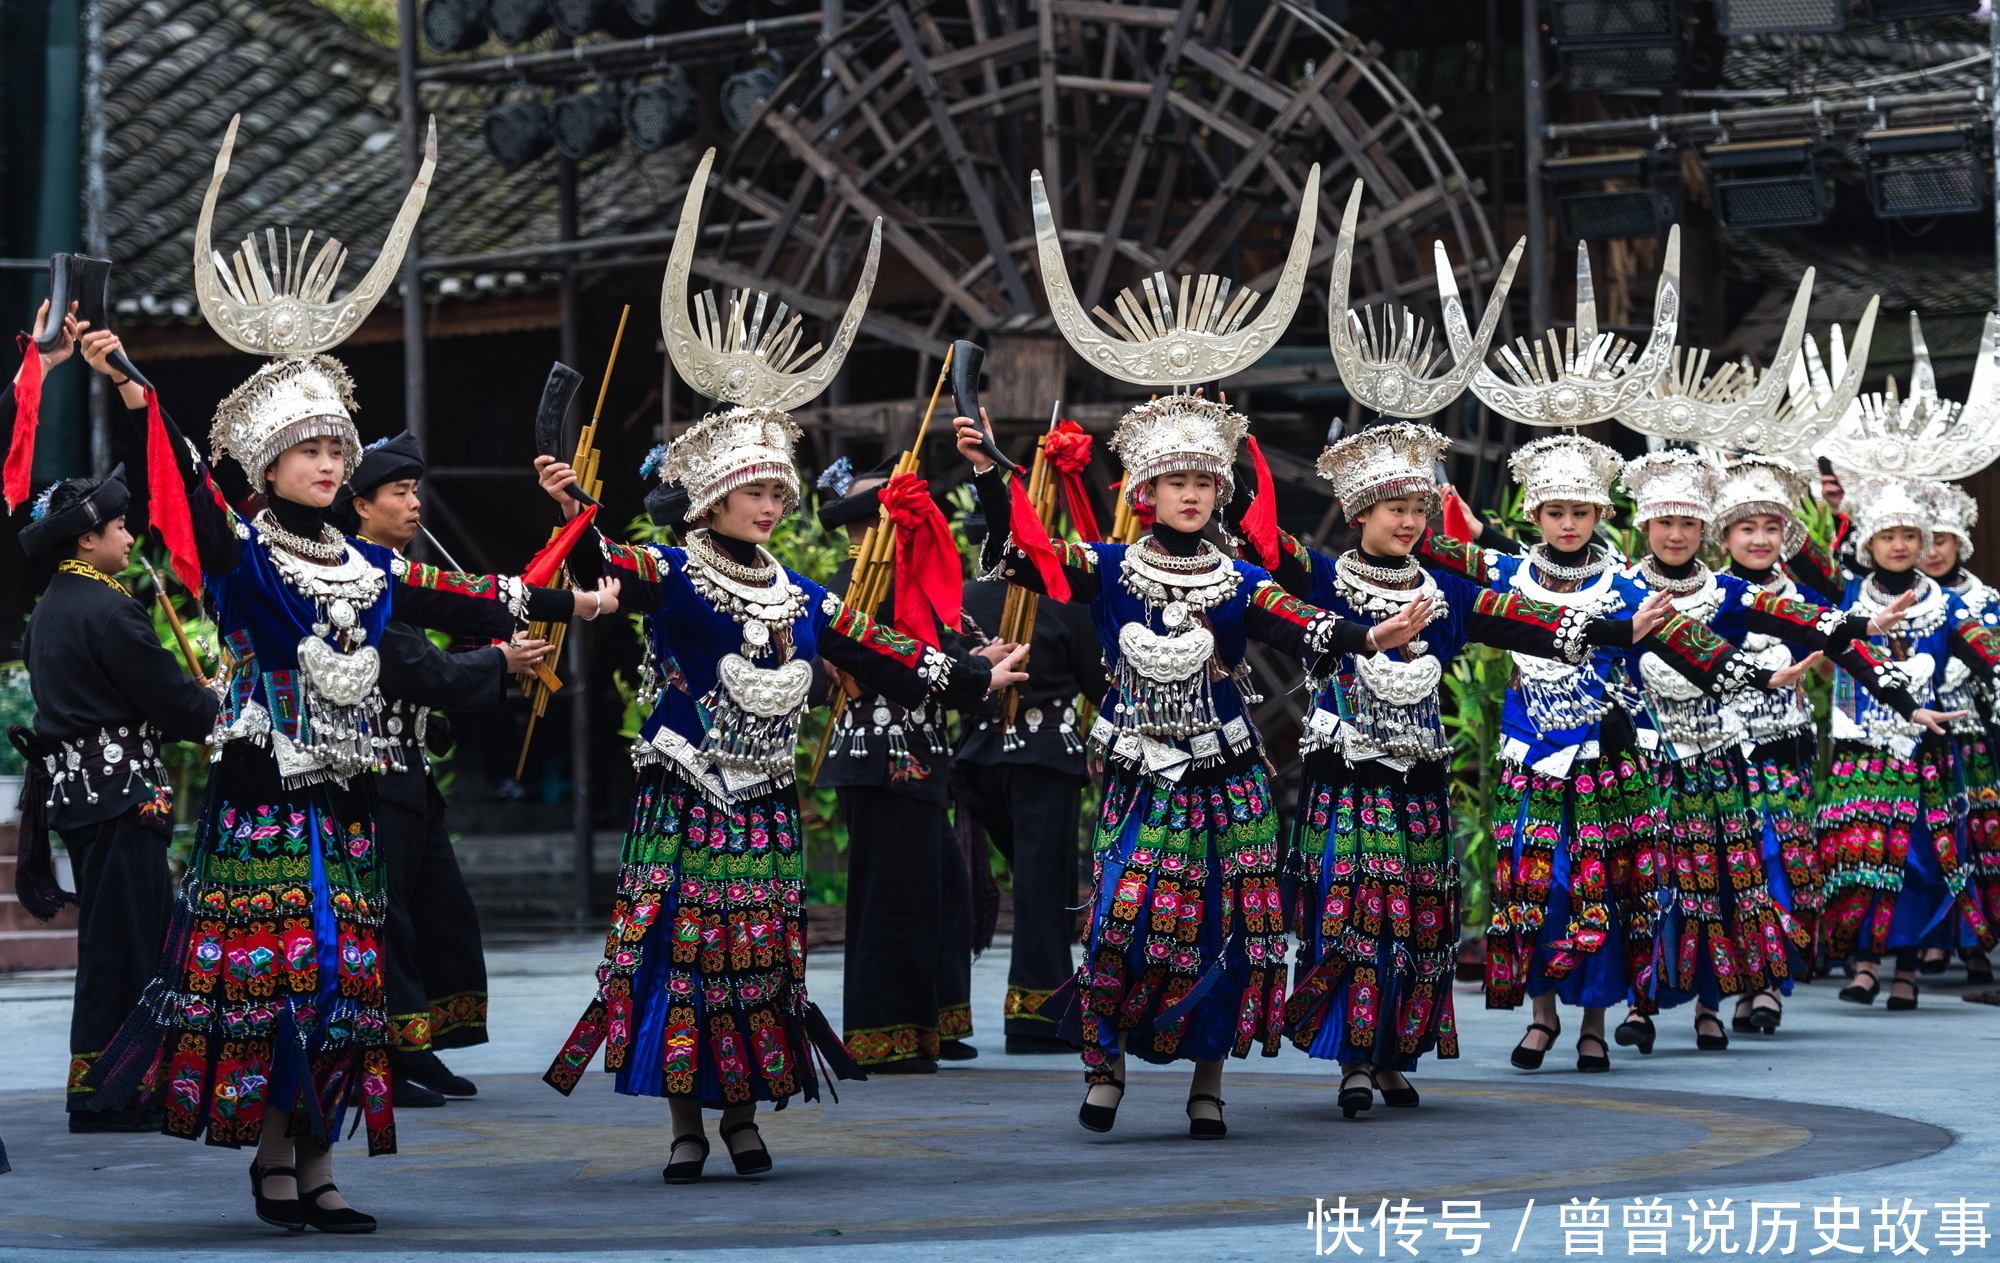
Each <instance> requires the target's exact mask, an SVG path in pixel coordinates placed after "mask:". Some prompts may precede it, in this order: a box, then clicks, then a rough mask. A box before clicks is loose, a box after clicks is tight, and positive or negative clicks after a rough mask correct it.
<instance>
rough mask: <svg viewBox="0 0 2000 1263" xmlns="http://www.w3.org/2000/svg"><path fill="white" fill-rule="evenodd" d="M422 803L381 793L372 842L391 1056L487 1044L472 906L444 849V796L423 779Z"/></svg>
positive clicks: (480, 953) (482, 961) (480, 949)
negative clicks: (376, 855)
mask: <svg viewBox="0 0 2000 1263" xmlns="http://www.w3.org/2000/svg"><path fill="white" fill-rule="evenodd" d="M405 775H408V774H407V773H405ZM421 801H422V802H423V804H424V805H423V807H422V809H421V810H418V809H412V808H411V807H410V806H409V805H407V799H406V798H405V796H404V795H402V794H396V793H387V792H385V793H383V794H382V795H381V796H380V802H379V804H378V807H377V811H378V813H379V814H378V818H377V820H376V834H375V836H376V845H377V846H378V847H380V848H381V855H382V861H383V871H384V872H385V874H386V875H387V878H388V883H389V910H388V913H387V915H386V916H385V918H384V922H383V927H382V985H383V989H384V991H385V992H386V998H387V1001H388V1008H389V1030H390V1045H389V1046H390V1049H391V1051H392V1053H394V1052H405V1053H407V1052H422V1051H424V1050H425V1049H445V1048H467V1047H470V1046H472V1045H473V1044H483V1043H485V1042H486V1003H487V997H486V953H485V948H484V946H483V945H482V944H481V942H480V938H479V911H478V909H477V908H476V907H474V906H473V902H472V893H471V892H470V891H468V890H467V889H466V888H465V875H464V874H463V873H462V872H460V871H459V867H458V855H457V853H456V852H454V851H453V850H452V849H451V834H450V832H449V831H448V830H447V829H446V828H445V804H444V798H443V796H442V795H440V794H439V793H438V791H437V785H436V784H435V783H434V782H432V781H431V780H430V778H429V777H425V778H424V795H423V798H422V800H421Z"/></svg>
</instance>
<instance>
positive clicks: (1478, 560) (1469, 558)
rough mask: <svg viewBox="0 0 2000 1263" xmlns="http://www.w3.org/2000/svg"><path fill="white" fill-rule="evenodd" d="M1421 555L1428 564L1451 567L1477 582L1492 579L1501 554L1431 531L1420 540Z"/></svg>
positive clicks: (1460, 575)
mask: <svg viewBox="0 0 2000 1263" xmlns="http://www.w3.org/2000/svg"><path fill="white" fill-rule="evenodd" d="M1417 555H1418V557H1420V558H1421V559H1422V560H1423V562H1424V563H1425V564H1427V565H1435V566H1437V567H1439V568H1440V569H1444V570H1449V571H1451V572H1452V573H1453V574H1455V575H1458V576H1459V577H1461V578H1465V579H1470V580H1472V581H1473V582H1474V583H1491V582H1492V581H1493V574H1494V571H1495V569H1496V566H1495V562H1496V560H1497V559H1498V557H1499V554H1498V553H1496V552H1494V551H1493V550H1491V549H1487V548H1481V547H1479V546H1478V545H1476V544H1473V543H1469V542H1468V541H1466V540H1462V539H1453V538H1452V537H1451V536H1449V535H1439V534H1436V533H1428V534H1426V535H1425V536H1424V537H1423V539H1421V540H1419V541H1418V543H1417Z"/></svg>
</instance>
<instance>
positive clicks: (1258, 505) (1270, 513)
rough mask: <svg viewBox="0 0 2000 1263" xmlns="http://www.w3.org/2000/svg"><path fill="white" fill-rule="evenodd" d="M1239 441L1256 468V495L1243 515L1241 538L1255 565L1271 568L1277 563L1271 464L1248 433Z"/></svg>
mask: <svg viewBox="0 0 2000 1263" xmlns="http://www.w3.org/2000/svg"><path fill="white" fill-rule="evenodd" d="M1243 442H1244V444H1245V445H1246V446H1248V447H1249V449H1250V463H1251V464H1252V465H1254V466H1256V469H1257V498H1256V499H1255V500H1252V501H1251V502H1250V509H1249V511H1248V512H1246V513H1245V514H1244V515H1243V537H1244V539H1245V540H1246V541H1247V542H1248V543H1249V545H1250V551H1251V552H1253V553H1255V554H1256V555H1257V564H1258V565H1260V566H1262V567H1264V569H1266V570H1272V569H1275V568H1276V567H1277V564H1278V491H1277V488H1276V487H1275V486H1273V485H1272V482H1271V466H1270V465H1269V464H1267V463H1265V460H1264V448H1263V446H1262V445H1261V444H1259V443H1258V442H1257V440H1256V439H1255V438H1254V437H1252V436H1249V435H1245V436H1244V438H1243Z"/></svg>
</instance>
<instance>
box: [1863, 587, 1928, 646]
mask: <svg viewBox="0 0 2000 1263" xmlns="http://www.w3.org/2000/svg"><path fill="white" fill-rule="evenodd" d="M1916 603H1917V590H1916V589H1915V588H1910V589H1908V590H1907V591H1905V592H1902V593H1899V594H1898V595H1897V597H1896V599H1895V600H1893V601H1891V602H1889V604H1888V605H1887V606H1885V607H1884V608H1883V610H1882V612H1881V613H1879V614H1877V615H1876V616H1875V617H1873V618H1871V619H1869V620H1868V634H1869V635H1870V636H1884V635H1887V634H1888V633H1890V632H1892V631H1894V630H1895V629H1896V624H1898V623H1900V622H1902V621H1903V615H1905V614H1907V613H1909V611H1910V607H1911V606H1912V605H1915V604H1916Z"/></svg>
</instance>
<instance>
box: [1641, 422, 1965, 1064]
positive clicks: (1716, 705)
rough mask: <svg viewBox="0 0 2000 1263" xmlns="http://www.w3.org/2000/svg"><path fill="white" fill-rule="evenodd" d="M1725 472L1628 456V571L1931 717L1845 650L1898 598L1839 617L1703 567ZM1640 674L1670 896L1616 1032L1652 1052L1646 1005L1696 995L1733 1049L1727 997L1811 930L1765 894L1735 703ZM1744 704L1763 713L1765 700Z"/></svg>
mask: <svg viewBox="0 0 2000 1263" xmlns="http://www.w3.org/2000/svg"><path fill="white" fill-rule="evenodd" d="M1722 479H1723V475H1722V470H1721V469H1720V468H1719V467H1718V466H1717V465H1716V464H1715V463H1714V462H1713V461H1712V460H1710V459H1709V458H1708V457H1707V456H1705V455H1702V454H1700V453H1697V452H1692V451H1687V450H1683V449H1672V450H1665V451H1659V452H1653V453H1650V454H1648V455H1645V456H1641V457H1639V458H1638V459H1636V460H1634V461H1632V462H1631V463H1630V464H1628V465H1627V466H1626V468H1625V477H1624V485H1625V489H1626V490H1627V491H1628V492H1630V493H1631V495H1632V498H1633V501H1634V504H1635V509H1634V513H1633V520H1634V523H1635V524H1636V525H1637V526H1638V527H1639V528H1640V529H1641V530H1642V531H1643V532H1644V533H1645V537H1646V542H1647V547H1648V555H1647V556H1646V557H1644V558H1643V559H1642V560H1641V561H1640V562H1639V563H1638V564H1637V566H1635V567H1634V570H1633V574H1634V577H1635V578H1637V579H1638V580H1639V582H1641V583H1642V584H1644V585H1645V586H1646V587H1648V588H1650V589H1651V590H1653V591H1655V592H1664V593H1666V594H1668V595H1669V596H1671V597H1672V598H1673V602H1674V608H1675V609H1677V610H1679V611H1680V612H1681V613H1682V614H1685V615H1686V616H1687V617H1689V618H1690V619H1693V620H1694V621H1696V622H1698V623H1700V624H1702V625H1703V626H1705V627H1707V628H1708V629H1709V630H1711V631H1713V632H1714V633H1715V634H1716V635H1718V636H1720V637H1722V639H1724V640H1726V641H1728V642H1730V643H1731V644H1735V645H1748V644H1749V643H1750V642H1749V637H1750V636H1751V635H1753V634H1755V635H1759V636H1761V637H1764V638H1767V639H1765V640H1759V641H1758V642H1756V644H1757V645H1758V646H1762V647H1763V648H1760V649H1758V650H1757V652H1758V653H1767V652H1768V653H1770V654H1771V655H1772V656H1771V658H1770V661H1771V662H1772V663H1777V662H1778V661H1779V660H1780V658H1779V655H1781V654H1782V655H1783V657H1785V658H1787V659H1789V658H1796V659H1797V661H1795V662H1793V663H1792V667H1797V666H1800V665H1802V664H1805V663H1810V662H1813V661H1815V660H1816V659H1815V658H1814V657H1813V655H1815V654H1820V653H1825V654H1827V655H1829V656H1832V657H1834V658H1835V659H1836V660H1837V661H1839V662H1841V663H1842V664H1844V665H1847V666H1849V667H1851V669H1852V670H1854V671H1856V672H1859V673H1860V674H1861V675H1862V676H1863V678H1864V679H1867V680H1869V681H1870V683H1871V685H1880V686H1881V687H1883V688H1884V689H1885V690H1887V691H1888V693H1889V694H1890V696H1892V697H1893V698H1894V700H1893V701H1892V702H1891V703H1890V704H1891V705H1895V706H1897V707H1898V708H1899V709H1900V710H1901V711H1903V712H1904V713H1908V714H1912V715H1914V716H1915V717H1916V719H1917V721H1918V722H1923V720H1924V719H1925V718H1927V717H1928V718H1932V721H1933V722H1935V718H1934V717H1930V716H1926V715H1925V714H1922V713H1919V712H1918V711H1917V708H1916V707H1915V706H1914V705H1913V704H1911V703H1910V702H1909V700H1908V699H1907V698H1905V697H1903V696H1901V695H1900V694H1896V693H1895V692H1894V690H1893V689H1890V688H1889V682H1888V681H1884V680H1876V679H1874V677H1873V670H1874V668H1873V665H1872V664H1871V662H1870V661H1869V657H1870V655H1869V654H1868V653H1867V651H1866V650H1861V649H1856V648H1855V647H1854V646H1855V641H1856V640H1857V639H1858V638H1860V637H1862V636H1865V635H1868V634H1870V633H1871V632H1873V631H1877V630H1881V629H1884V628H1890V627H1893V626H1894V625H1895V624H1896V622H1897V621H1898V620H1899V619H1900V617H1901V616H1902V611H1903V609H1904V608H1905V607H1906V606H1907V605H1908V602H1907V601H1903V602H1901V603H1898V604H1896V605H1894V606H1889V605H1887V603H1885V607H1884V608H1883V609H1881V610H1879V611H1870V612H1869V613H1867V614H1862V615H1859V616H1848V615H1846V614H1844V613H1843V612H1842V611H1841V610H1840V609H1837V608H1829V607H1827V606H1824V605H1821V604H1818V603H1816V602H1813V601H1809V600H1806V599H1803V598H1801V597H1797V596H1788V595H1785V594H1784V593H1782V592H1777V591H1768V590H1765V589H1764V588H1763V587H1761V586H1759V585H1757V584H1755V583H1753V582H1751V581H1749V580H1746V579H1742V578H1738V577H1737V576H1735V575H1732V574H1726V573H1725V574H1717V573H1716V572H1715V571H1712V570H1710V569H1709V568H1708V567H1707V566H1706V565H1704V564H1703V563H1702V561H1701V560H1700V557H1699V552H1700V549H1701V547H1702V545H1703V544H1704V543H1706V542H1707V541H1708V540H1709V538H1710V535H1711V532H1712V531H1713V529H1714V523H1715V520H1716V499H1717V495H1718V492H1719V491H1720V490H1721V486H1722ZM1769 642H1778V643H1779V644H1780V645H1782V646H1786V647H1788V648H1784V649H1776V648H1773V647H1772V646H1771V645H1770V644H1769ZM1792 651H1797V652H1796V653H1793V652H1792ZM1745 661H1746V662H1751V661H1754V659H1753V658H1752V657H1749V656H1746V659H1745ZM1780 669H1781V670H1790V669H1791V668H1784V667H1781V668H1780ZM1640 677H1641V678H1640V684H1641V687H1642V688H1643V689H1644V692H1645V697H1646V703H1647V706H1648V709H1649V713H1650V714H1651V716H1652V717H1653V729H1652V730H1651V731H1650V732H1647V733H1644V734H1642V736H1644V737H1646V738H1648V739H1650V740H1651V741H1652V742H1653V743H1654V745H1655V750H1656V755H1657V757H1656V760H1655V765H1654V766H1655V767H1656V769H1657V781H1656V785H1657V789H1658V792H1659V800H1660V802H1661V804H1662V809H1663V812H1664V816H1665V820H1664V829H1663V832H1662V835H1661V842H1662V850H1661V852H1660V854H1659V856H1658V859H1657V863H1658V865H1659V870H1660V872H1661V873H1662V874H1663V875H1664V882H1665V885H1666V887H1667V890H1668V891H1669V897H1668V899H1667V900H1666V901H1665V904H1664V910H1663V913H1662V918H1661V922H1660V927H1659V930H1658V933H1657V935H1656V939H1655V942H1656V951H1655V953H1654V962H1653V970H1652V974H1651V976H1650V978H1648V979H1646V980H1645V982H1644V985H1642V986H1641V987H1640V988H1638V989H1637V990H1636V991H1635V995H1634V1001H1633V1009H1632V1011H1631V1012H1630V1013H1629V1014H1628V1015H1627V1016H1626V1019H1625V1021H1624V1022H1623V1023H1621V1024H1620V1025H1619V1028H1618V1031H1617V1033H1616V1036H1615V1038H1616V1039H1617V1041H1618V1042H1619V1043H1620V1044H1625V1045H1630V1046H1634V1047H1637V1048H1638V1049H1639V1051H1640V1052H1642V1053H1644V1052H1648V1051H1650V1050H1651V1049H1652V1047H1653V1043H1654V1040H1655V1036H1656V1032H1655V1031H1654V1027H1653V1021H1652V1018H1651V1016H1650V1015H1651V1013H1652V1012H1654V1011H1656V1010H1657V1009H1659V1008H1672V1007H1674V1006H1676V1005H1680V1004H1684V1003H1688V1002H1690V1001H1692V1002H1693V1004H1694V1010H1695V1017H1694V1028H1695V1046H1696V1047H1697V1048H1700V1049H1703V1050H1709V1051H1720V1050H1722V1049H1726V1048H1728V1047H1729V1034H1728V1032H1727V1031H1726V1030H1725V1029H1724V1027H1723V1024H1722V1019H1721V1018H1720V1017H1719V1016H1718V1011H1719V1010H1720V1008H1721V1005H1722V1002H1723V999H1724V998H1725V997H1743V996H1750V997H1751V1003H1752V1006H1753V1007H1759V1006H1756V1004H1755V996H1756V993H1758V992H1764V993H1765V994H1766V996H1767V998H1768V997H1769V996H1771V995H1774V994H1777V993H1778V992H1779V990H1780V989H1781V988H1782V987H1783V986H1784V985H1785V983H1786V982H1787V981H1788V980H1789V979H1790V977H1791V973H1792V964H1791V962H1792V958H1793V956H1794V954H1795V951H1794V949H1798V950H1801V951H1802V950H1803V949H1805V948H1806V947H1808V946H1809V945H1810V944H1811V937H1810V935H1809V933H1808V931H1807V929H1806V927H1805V926H1803V925H1802V924H1801V923H1800V922H1799V921H1798V920H1797V919H1796V918H1795V917H1794V916H1793V915H1792V912H1791V910H1790V909H1789V908H1788V907H1787V906H1786V904H1785V903H1784V902H1783V901H1781V900H1780V899H1778V898H1776V897H1774V895H1773V885H1772V880H1771V876H1770V873H1769V868H1770V866H1771V864H1773V863H1776V864H1780V865H1781V864H1782V851H1781V850H1780V852H1779V854H1778V855H1777V856H1775V857H1773V858H1772V859H1771V860H1769V861H1767V859H1766V838H1765V817H1764V815H1763V814H1762V813H1761V812H1760V810H1759V804H1757V803H1755V802H1753V800H1752V796H1751V792H1750V788H1749V786H1750V782H1751V777H1750V772H1749V768H1748V765H1747V763H1746V762H1745V758H1744V753H1743V748H1742V747H1743V746H1744V744H1745V742H1746V741H1747V740H1749V738H1750V728H1749V727H1748V726H1746V720H1745V714H1746V711H1745V709H1744V708H1742V707H1741V706H1739V705H1737V704H1732V703H1727V702H1724V701H1720V700H1718V699H1715V698H1711V697H1707V696H1703V695H1700V694H1695V693H1691V692H1690V691H1689V690H1687V689H1686V688H1685V687H1684V686H1683V685H1682V684H1681V683H1680V681H1679V680H1678V678H1677V677H1675V676H1672V675H1671V674H1669V673H1667V672H1665V671H1663V670H1661V669H1659V668H1658V667H1656V666H1655V665H1654V664H1652V663H1651V662H1649V661H1646V660H1644V659H1642V660H1641V662H1640ZM1752 709H1753V710H1756V711H1758V713H1760V714H1761V708H1752ZM1752 749H1753V751H1754V749H1755V746H1754V744H1753V746H1752ZM1760 1007H1764V1008H1769V1007H1771V1006H1769V1005H1765V1006H1760ZM1746 1016H1747V1015H1746ZM1765 1021H1768V1018H1766V1019H1765Z"/></svg>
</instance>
